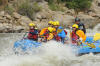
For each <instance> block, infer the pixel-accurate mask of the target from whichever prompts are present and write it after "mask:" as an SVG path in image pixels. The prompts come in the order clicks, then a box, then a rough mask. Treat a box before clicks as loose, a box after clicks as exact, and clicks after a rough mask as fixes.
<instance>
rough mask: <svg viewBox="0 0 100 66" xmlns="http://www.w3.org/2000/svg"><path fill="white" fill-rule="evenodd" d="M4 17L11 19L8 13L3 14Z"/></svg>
mask: <svg viewBox="0 0 100 66" xmlns="http://www.w3.org/2000/svg"><path fill="white" fill-rule="evenodd" d="M4 17H6V19H9V20H11V19H12V17H11V16H10V15H9V14H6V15H4Z"/></svg>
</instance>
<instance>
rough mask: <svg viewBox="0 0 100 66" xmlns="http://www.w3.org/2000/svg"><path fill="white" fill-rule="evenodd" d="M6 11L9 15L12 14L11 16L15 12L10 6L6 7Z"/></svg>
mask: <svg viewBox="0 0 100 66" xmlns="http://www.w3.org/2000/svg"><path fill="white" fill-rule="evenodd" d="M4 10H5V11H6V12H7V13H8V14H10V15H12V13H13V12H14V9H13V7H11V6H10V5H6V6H5V7H4Z"/></svg>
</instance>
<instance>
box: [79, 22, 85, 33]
mask: <svg viewBox="0 0 100 66" xmlns="http://www.w3.org/2000/svg"><path fill="white" fill-rule="evenodd" d="M78 26H79V29H80V30H82V31H83V32H84V33H86V28H85V25H84V24H83V23H79V24H78Z"/></svg>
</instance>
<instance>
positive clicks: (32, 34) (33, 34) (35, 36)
mask: <svg viewBox="0 0 100 66" xmlns="http://www.w3.org/2000/svg"><path fill="white" fill-rule="evenodd" d="M28 39H32V40H37V39H38V30H35V29H31V30H30V31H29V33H28Z"/></svg>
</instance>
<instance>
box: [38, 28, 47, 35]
mask: <svg viewBox="0 0 100 66" xmlns="http://www.w3.org/2000/svg"><path fill="white" fill-rule="evenodd" d="M47 30H48V28H44V29H42V30H41V31H40V33H39V35H40V36H41V35H43V34H44V33H46V31H47Z"/></svg>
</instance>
